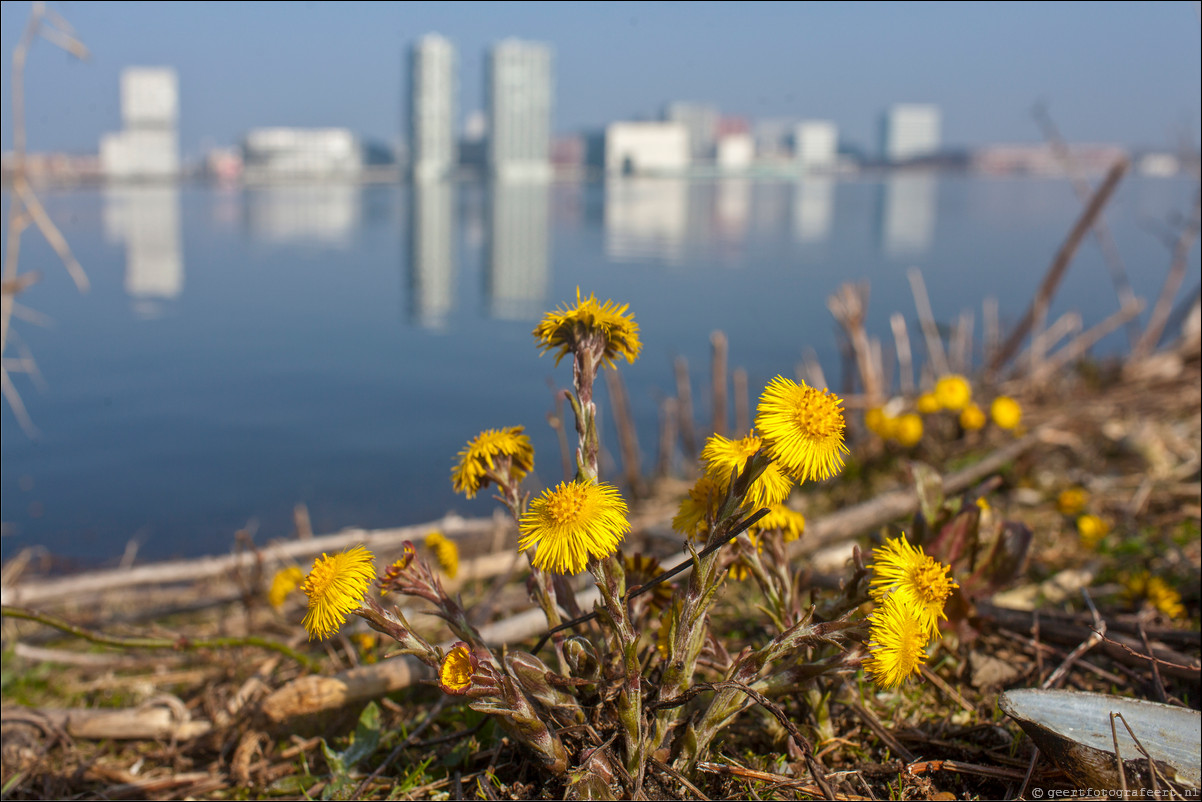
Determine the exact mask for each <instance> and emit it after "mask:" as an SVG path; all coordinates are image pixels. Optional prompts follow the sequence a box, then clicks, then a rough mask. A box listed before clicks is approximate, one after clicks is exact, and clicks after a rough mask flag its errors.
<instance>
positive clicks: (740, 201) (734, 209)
mask: <svg viewBox="0 0 1202 802" xmlns="http://www.w3.org/2000/svg"><path fill="white" fill-rule="evenodd" d="M750 217H751V182H750V181H748V180H747V179H746V178H724V179H722V180H720V181H719V182H718V184H717V196H716V197H715V199H714V225H715V228H716V230H717V231H718V234H719V235H720V237H721V238H722V240H723V241H724V242H728V243H739V242H742V241H743V240H744V238H746V236H747V221H748V220H749V219H750Z"/></svg>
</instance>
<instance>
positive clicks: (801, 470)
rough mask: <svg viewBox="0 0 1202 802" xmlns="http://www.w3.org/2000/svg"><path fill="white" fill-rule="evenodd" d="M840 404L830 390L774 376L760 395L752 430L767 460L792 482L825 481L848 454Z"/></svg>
mask: <svg viewBox="0 0 1202 802" xmlns="http://www.w3.org/2000/svg"><path fill="white" fill-rule="evenodd" d="M842 403H843V401H842V399H840V398H839V397H838V396H837V395H835V394H834V393H832V392H830V391H829V390H818V389H816V388H813V387H810V386H808V385H806V383H805V382H802V383H801V384H800V385H799V384H797V383H796V382H793V381H790V380H789V379H786V378H785V377H783V376H777V377H776V378H775V379H773V380H772V381H771V382H770V383H769V384H768V386H767V387H766V388H764V392H763V394H762V395H761V396H760V403H759V406H758V407H756V417H755V428H756V430H757V431H758V432H759V433H760V437H761V438H763V441H764V446H765V447H766V448H767V450H768V455H769V456H770V457H772V459H773V460H774V461H776V462H778V463H780V466H781V467H782V468H784V469H785V470H786V471H787V472H788V473H790V474H792V475H793V476H794V477H796V478H797V481H799V482H804V481H806V480H816V479H829V478H830V477H831V476H834V475H835V474H836V473H838V472H839V471H841V470H842V469H843V455H844V454H846V453H848V452H847V446H845V445H844V444H843V430H844V425H845V424H844V421H843V410H842V409H840V408H839V406H840V405H841V404H842Z"/></svg>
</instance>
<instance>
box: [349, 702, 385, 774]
mask: <svg viewBox="0 0 1202 802" xmlns="http://www.w3.org/2000/svg"><path fill="white" fill-rule="evenodd" d="M379 746H380V708H379V706H378V705H376V703H375V702H368V703H367V707H365V708H363V712H362V713H360V714H359V723H358V724H357V725H356V726H355V734H354V735H352V736H351V744H350V746H348V747H347V748H346V751H345V752H343V753H342V755H341V758H342V762H343V765H345V766H346V767H347V768H351V769H353V768H354V767H355V766H356V765H358V764H359V762H360V761H362V760H364V759H366V758H369V757H371V756H372V755H373V754H375V751H376V749H377V748H378V747H379Z"/></svg>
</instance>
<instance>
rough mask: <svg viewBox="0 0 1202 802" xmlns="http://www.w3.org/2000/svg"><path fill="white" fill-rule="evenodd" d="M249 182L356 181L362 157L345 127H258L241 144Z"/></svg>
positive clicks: (356, 144)
mask: <svg viewBox="0 0 1202 802" xmlns="http://www.w3.org/2000/svg"><path fill="white" fill-rule="evenodd" d="M242 164H243V175H244V176H245V179H246V180H247V181H248V182H251V183H254V182H262V181H279V180H329V179H355V178H358V177H359V174H360V173H361V172H362V169H363V155H362V152H361V149H360V147H359V142H358V140H357V139H356V138H355V135H354V134H353V133H351V132H350V131H349V130H347V129H346V128H256V129H253V130H251V131H249V132H248V133H247V134H246V138H245V139H244V140H243V142H242Z"/></svg>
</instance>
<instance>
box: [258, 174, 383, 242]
mask: <svg viewBox="0 0 1202 802" xmlns="http://www.w3.org/2000/svg"><path fill="white" fill-rule="evenodd" d="M361 203H362V201H361V198H360V188H359V185H358V184H354V183H349V182H330V183H307V184H278V185H269V186H258V187H254V188H252V189H248V190H247V191H246V223H247V226H248V227H249V229H250V233H251V235H252V236H254V237H256V238H258V239H261V240H264V241H266V242H270V243H274V244H285V243H302V244H314V245H333V246H337V247H344V248H345V247H349V246H350V245H351V238H352V235H353V234H354V231H355V229H356V228H357V227H358V225H359V219H360V216H361V214H362V209H361Z"/></svg>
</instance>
